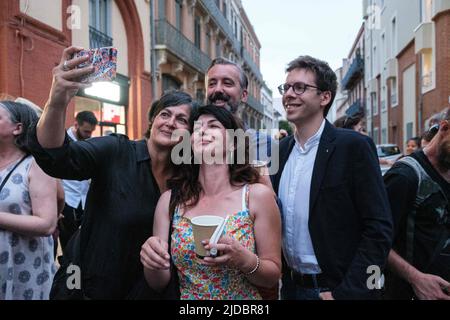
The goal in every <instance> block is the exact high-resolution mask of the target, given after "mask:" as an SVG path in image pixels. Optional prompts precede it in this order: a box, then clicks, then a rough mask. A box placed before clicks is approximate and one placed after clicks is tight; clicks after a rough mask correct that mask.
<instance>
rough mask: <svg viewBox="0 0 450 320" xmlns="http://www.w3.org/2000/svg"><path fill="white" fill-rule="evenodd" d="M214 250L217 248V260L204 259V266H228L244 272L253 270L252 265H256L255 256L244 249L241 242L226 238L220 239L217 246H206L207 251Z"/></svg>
mask: <svg viewBox="0 0 450 320" xmlns="http://www.w3.org/2000/svg"><path fill="white" fill-rule="evenodd" d="M212 248H216V249H217V251H218V252H219V255H218V256H217V257H216V258H213V257H205V258H204V259H203V264H204V265H207V266H221V265H226V266H229V267H231V268H236V269H239V270H241V271H243V272H246V271H247V270H251V269H252V263H253V264H254V257H253V256H254V254H253V253H251V252H250V251H248V250H247V249H246V248H244V247H243V246H242V245H241V244H240V243H239V241H237V240H235V239H232V238H229V237H226V236H224V237H222V238H220V240H219V242H218V243H217V244H215V245H210V244H205V249H206V250H211V249H212Z"/></svg>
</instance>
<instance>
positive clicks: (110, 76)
mask: <svg viewBox="0 0 450 320" xmlns="http://www.w3.org/2000/svg"><path fill="white" fill-rule="evenodd" d="M84 56H89V60H88V61H86V62H85V63H82V64H80V65H79V66H78V67H77V68H84V67H87V66H89V65H93V66H94V68H95V69H94V72H93V73H91V74H89V75H87V76H84V77H83V78H81V79H80V82H83V83H92V82H98V81H112V80H114V79H115V78H116V73H117V49H116V48H113V47H104V48H95V49H89V50H81V51H79V52H77V53H75V54H74V56H73V58H80V57H84Z"/></svg>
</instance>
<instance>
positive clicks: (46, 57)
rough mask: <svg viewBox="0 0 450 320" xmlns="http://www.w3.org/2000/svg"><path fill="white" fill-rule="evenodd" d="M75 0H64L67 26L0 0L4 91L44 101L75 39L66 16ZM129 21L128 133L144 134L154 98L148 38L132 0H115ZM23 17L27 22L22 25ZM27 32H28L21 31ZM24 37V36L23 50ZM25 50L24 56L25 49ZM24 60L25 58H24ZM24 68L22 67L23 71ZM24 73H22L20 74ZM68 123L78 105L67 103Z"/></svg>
mask: <svg viewBox="0 0 450 320" xmlns="http://www.w3.org/2000/svg"><path fill="white" fill-rule="evenodd" d="M70 4H71V0H63V6H62V11H61V15H62V19H63V28H64V29H63V31H62V32H61V31H58V30H55V29H53V28H51V27H49V26H47V25H46V24H44V23H42V22H40V21H37V20H35V19H33V18H30V17H27V16H24V15H22V14H21V13H20V8H19V2H18V1H16V0H2V1H0V18H1V21H2V22H3V21H6V22H7V23H5V24H0V93H6V94H9V95H12V96H23V97H24V98H27V99H29V100H31V101H33V102H34V103H36V104H38V105H40V106H44V104H45V102H46V100H47V98H48V95H49V91H50V87H51V83H52V69H53V68H54V67H55V66H56V65H57V64H58V63H59V62H60V59H61V55H62V51H63V50H64V48H66V47H68V46H69V45H70V44H71V42H72V39H71V31H70V30H69V29H67V26H66V23H65V21H66V20H67V18H68V14H67V13H66V9H67V7H68V6H69V5H70ZM116 4H117V6H118V7H119V10H120V12H121V14H122V18H123V20H124V24H125V26H126V31H127V38H128V40H127V41H128V42H127V43H128V57H129V61H128V66H129V75H128V76H129V77H130V83H131V84H130V90H129V104H128V112H127V117H128V118H127V120H128V121H127V122H128V123H127V124H128V135H129V136H130V138H132V139H135V138H136V139H137V138H141V137H142V134H143V133H144V131H145V129H146V127H147V125H148V121H147V111H148V108H149V106H150V103H151V101H152V99H153V97H152V96H151V79H150V74H148V73H145V72H144V44H143V36H142V30H141V26H140V21H139V15H138V12H137V8H136V5H135V4H134V1H133V0H121V1H116ZM22 18H23V19H24V22H25V23H24V27H20V25H21V23H22ZM18 33H19V35H23V36H18V35H17V34H18ZM21 38H22V39H24V41H23V42H24V45H23V50H22V47H21ZM22 52H23V59H21V53H22ZM22 60H23V62H21V61H22ZM21 70H22V71H21ZM21 74H22V75H23V76H22V77H21ZM67 115H68V116H67V119H66V126H71V125H72V124H73V122H74V105H73V103H71V105H69V108H68V112H67Z"/></svg>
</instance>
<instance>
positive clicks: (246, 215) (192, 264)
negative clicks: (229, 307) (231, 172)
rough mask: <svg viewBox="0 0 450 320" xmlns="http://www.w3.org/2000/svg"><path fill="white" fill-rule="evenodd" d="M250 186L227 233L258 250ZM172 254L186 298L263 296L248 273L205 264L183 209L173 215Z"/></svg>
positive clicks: (254, 297) (229, 298) (242, 298)
mask: <svg viewBox="0 0 450 320" xmlns="http://www.w3.org/2000/svg"><path fill="white" fill-rule="evenodd" d="M247 194H248V187H247V186H245V187H244V188H243V190H242V211H240V212H237V213H235V214H232V215H230V216H229V218H228V221H227V224H226V226H225V229H224V233H225V234H226V235H227V236H228V237H230V238H234V239H235V240H237V241H239V242H240V243H241V244H242V245H243V246H244V247H246V248H247V249H249V250H250V251H252V252H255V236H254V230H253V226H254V224H253V220H252V218H251V216H250V212H249V210H248V208H247V204H246V196H247ZM171 248H172V249H171V251H172V252H171V253H172V259H173V262H174V264H175V266H176V267H177V269H178V276H179V278H180V290H181V299H182V300H254V299H261V296H260V295H259V293H258V290H257V289H256V287H255V286H254V285H252V284H251V283H250V282H249V281H248V280H247V278H246V277H245V275H244V274H243V273H242V272H241V271H239V270H238V269H235V268H229V267H227V266H217V267H210V266H205V265H202V264H201V260H200V259H199V258H197V256H196V254H195V243H194V236H193V233H192V224H191V220H190V219H189V218H186V217H184V216H182V215H181V214H180V212H179V209H178V208H177V210H175V213H174V217H173V232H172V236H171Z"/></svg>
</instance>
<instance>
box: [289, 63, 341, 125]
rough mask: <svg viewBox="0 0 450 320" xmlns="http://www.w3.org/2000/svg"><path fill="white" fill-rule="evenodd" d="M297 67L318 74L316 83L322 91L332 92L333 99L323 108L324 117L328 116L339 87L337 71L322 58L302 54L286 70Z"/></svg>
mask: <svg viewBox="0 0 450 320" xmlns="http://www.w3.org/2000/svg"><path fill="white" fill-rule="evenodd" d="M295 69H306V70H309V71H310V72H312V73H313V74H314V75H315V76H316V83H315V85H316V86H318V87H319V90H320V91H322V92H325V91H329V92H330V93H331V100H330V102H329V103H328V104H327V105H326V106H325V109H324V110H323V117H324V118H326V117H327V115H328V111H329V110H330V108H331V106H332V105H333V101H334V98H335V97H336V91H337V87H338V82H337V77H336V73H334V71H333V70H332V69H331V67H330V65H329V64H328V63H327V62H325V61H322V60H319V59H316V58H313V57H311V56H300V57H298V58H297V59H295V60H293V61H291V62H290V63H289V64H288V67H287V69H286V72H291V71H292V70H295Z"/></svg>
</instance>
